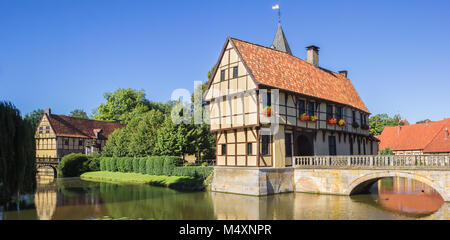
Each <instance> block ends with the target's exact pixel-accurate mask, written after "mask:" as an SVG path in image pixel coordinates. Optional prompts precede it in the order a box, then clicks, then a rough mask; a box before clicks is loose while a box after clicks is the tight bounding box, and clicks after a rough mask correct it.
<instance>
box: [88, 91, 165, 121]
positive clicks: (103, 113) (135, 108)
mask: <svg viewBox="0 0 450 240" xmlns="http://www.w3.org/2000/svg"><path fill="white" fill-rule="evenodd" d="M104 97H105V99H106V103H104V104H100V106H98V108H97V109H96V110H94V112H93V115H94V119H96V120H103V121H118V122H121V123H129V122H130V121H131V120H132V119H133V118H136V117H141V116H142V114H144V113H145V112H148V111H149V110H151V109H157V110H160V111H162V112H165V111H166V110H167V109H166V108H168V106H166V105H165V104H162V103H155V102H150V101H149V100H147V99H145V92H144V90H134V89H131V88H127V89H124V88H119V89H117V90H116V91H115V92H113V93H109V92H108V93H105V94H104Z"/></svg>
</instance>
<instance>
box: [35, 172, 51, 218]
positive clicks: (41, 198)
mask: <svg viewBox="0 0 450 240" xmlns="http://www.w3.org/2000/svg"><path fill="white" fill-rule="evenodd" d="M56 192H57V187H56V181H55V179H54V178H53V177H52V176H42V175H41V176H38V179H37V188H36V193H35V194H34V205H35V207H36V212H37V216H38V218H39V219H40V220H51V219H52V218H53V214H54V213H55V210H56V203H57V193H56Z"/></svg>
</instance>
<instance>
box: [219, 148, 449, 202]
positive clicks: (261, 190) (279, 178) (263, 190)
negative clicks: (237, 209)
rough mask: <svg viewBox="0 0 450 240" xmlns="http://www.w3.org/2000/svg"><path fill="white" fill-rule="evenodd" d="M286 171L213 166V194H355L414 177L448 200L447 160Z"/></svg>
mask: <svg viewBox="0 0 450 240" xmlns="http://www.w3.org/2000/svg"><path fill="white" fill-rule="evenodd" d="M292 164H293V165H292V166H293V167H287V168H267V167H266V168H258V167H253V168H251V167H215V168H214V180H213V183H212V186H211V189H212V190H213V191H218V192H229V193H238V194H247V195H259V196H260V195H267V194H275V193H282V192H308V193H321V194H337V195H353V194H358V193H364V192H368V190H369V188H370V186H371V185H372V184H373V183H375V182H376V181H377V180H378V179H381V178H385V177H403V178H408V179H414V180H417V181H419V182H422V183H424V184H427V185H428V186H430V187H432V188H434V189H435V190H436V191H437V192H438V193H439V194H440V195H441V196H442V198H443V199H444V201H450V156H449V155H413V156H406V155H405V156H378V155H376V156H308V157H293V158H292Z"/></svg>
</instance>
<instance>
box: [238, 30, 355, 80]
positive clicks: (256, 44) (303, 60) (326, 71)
mask: <svg viewBox="0 0 450 240" xmlns="http://www.w3.org/2000/svg"><path fill="white" fill-rule="evenodd" d="M229 38H230V39H232V40H238V41H241V42H244V43H248V44H252V45H255V46H258V47H263V48H266V49H269V50H272V51H276V52H279V53H283V54H286V55H288V56H291V57H294V58H296V59H298V60H300V61H302V62H304V63H307V64H309V65H311V66H313V67H314V68H316V69H318V70H321V71H323V72H325V73H328V74H329V73H330V72H332V73H335V74H336V75H337V76H341V77H343V78H345V79H348V78H346V77H344V76H342V75H341V74H339V73H338V72H335V71H332V70H329V69H326V68H324V67H315V66H314V65H313V64H311V63H309V62H308V61H306V60H305V59H301V58H299V57H297V56H295V55H293V54H289V53H286V52H283V51H280V50H277V49H274V48H271V47H267V46H264V45H261V44H258V43H252V42H249V41H245V40H242V39H239V38H234V37H229ZM334 77H336V76H334ZM348 80H350V79H348Z"/></svg>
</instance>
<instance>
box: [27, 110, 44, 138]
mask: <svg viewBox="0 0 450 240" xmlns="http://www.w3.org/2000/svg"><path fill="white" fill-rule="evenodd" d="M43 115H44V110H42V109H36V110H34V111H33V112H31V113H27V114H25V118H24V119H25V121H27V122H29V123H30V124H31V126H32V128H33V133H35V132H36V129H37V127H38V126H39V123H40V122H41V118H42V116H43Z"/></svg>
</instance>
